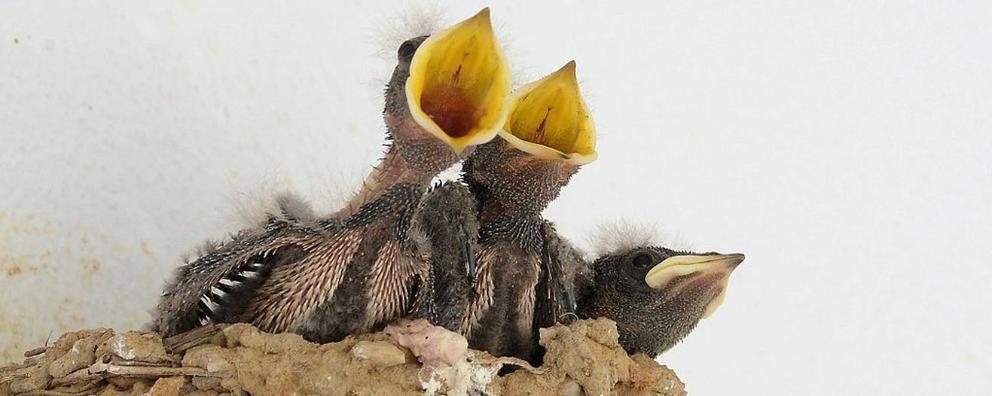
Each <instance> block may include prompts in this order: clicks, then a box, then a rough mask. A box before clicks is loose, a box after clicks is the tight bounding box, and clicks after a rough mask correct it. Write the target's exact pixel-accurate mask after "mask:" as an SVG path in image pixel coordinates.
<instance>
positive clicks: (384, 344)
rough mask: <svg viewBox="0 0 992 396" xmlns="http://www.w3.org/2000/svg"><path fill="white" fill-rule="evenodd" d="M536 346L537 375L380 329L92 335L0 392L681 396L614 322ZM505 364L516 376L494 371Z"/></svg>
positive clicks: (29, 364)
mask: <svg viewBox="0 0 992 396" xmlns="http://www.w3.org/2000/svg"><path fill="white" fill-rule="evenodd" d="M387 331H388V329H387ZM540 338H541V340H540V342H541V344H542V345H544V346H545V348H546V349H547V353H546V355H545V358H544V364H543V365H542V366H541V367H540V368H533V367H530V366H529V365H527V364H526V363H525V362H522V361H519V360H516V359H512V358H497V357H493V356H491V355H489V354H488V353H486V352H481V351H474V350H468V351H467V352H465V356H464V358H461V359H460V360H459V359H458V358H455V359H451V358H450V356H449V357H448V358H447V359H446V360H444V361H445V363H442V364H431V363H428V364H422V363H421V362H420V361H419V360H418V358H417V357H416V356H414V353H413V352H411V349H408V348H406V347H404V346H402V345H397V344H404V343H403V342H399V343H397V342H396V341H395V340H394V337H393V336H392V335H390V334H387V333H385V332H380V333H372V334H362V335H356V336H351V337H348V338H346V339H344V340H342V341H340V342H334V343H328V344H322V345H321V344H314V343H310V342H307V341H306V340H304V339H303V338H302V337H300V336H298V335H295V334H268V333H264V332H261V331H259V330H258V329H256V328H254V327H252V326H250V325H247V324H234V325H209V326H205V327H201V328H199V329H196V330H193V331H190V332H188V333H184V334H180V335H177V336H175V337H171V338H167V339H164V340H163V339H162V338H160V337H159V336H158V335H157V334H155V333H150V332H134V331H130V332H123V333H117V332H114V331H113V330H111V329H89V330H80V331H75V332H69V333H66V334H63V335H62V336H61V337H60V338H59V339H58V340H57V341H55V342H54V343H53V344H52V345H49V346H47V347H41V348H36V349H33V350H30V351H28V352H26V353H25V357H26V358H27V359H26V360H25V361H24V362H23V363H20V364H13V365H9V366H0V396H9V395H17V396H21V395H49V396H68V395H73V396H75V395H104V396H111V395H155V396H164V395H202V396H209V395H246V394H249V395H282V394H320V395H381V394H387V395H420V394H435V395H442V394H444V395H465V394H473V395H475V394H491V395H576V396H578V395H583V394H585V395H611V394H612V395H665V396H669V395H670V396H676V395H685V390H684V385H683V384H682V382H681V381H680V380H679V379H678V377H677V376H676V375H675V373H674V372H672V371H671V370H669V369H668V368H667V367H665V366H662V365H660V364H658V363H657V362H655V361H654V360H652V359H650V358H648V357H647V356H645V355H635V356H633V357H630V356H628V355H627V354H626V353H625V352H624V350H623V348H621V347H620V346H619V344H618V343H617V330H616V325H615V324H614V323H613V322H612V321H609V320H606V319H599V320H581V321H576V322H575V323H572V324H571V325H569V326H563V325H557V326H555V327H552V328H548V329H542V330H541V335H540ZM411 348H412V349H414V350H416V349H417V347H411ZM420 360H424V359H423V358H421V359H420ZM450 362H454V363H453V364H452V363H450ZM503 366H517V368H518V369H517V370H515V371H513V372H512V373H510V374H507V375H498V374H497V373H498V372H499V371H500V368H502V367H503Z"/></svg>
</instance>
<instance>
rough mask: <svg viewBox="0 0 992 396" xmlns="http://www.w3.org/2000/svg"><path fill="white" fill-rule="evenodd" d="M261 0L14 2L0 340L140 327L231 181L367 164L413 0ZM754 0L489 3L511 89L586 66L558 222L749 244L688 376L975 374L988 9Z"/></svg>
mask: <svg viewBox="0 0 992 396" xmlns="http://www.w3.org/2000/svg"><path fill="white" fill-rule="evenodd" d="M262 3H263V2H260V1H250V2H246V1H169V2H159V1H123V0H121V1H103V2H98V1H85V2H84V1H40V0H34V1H30V0H28V1H4V2H2V3H0V185H2V188H0V361H8V360H11V359H13V358H14V356H15V353H16V351H18V350H24V349H27V348H30V347H34V346H37V345H40V344H41V343H43V342H44V341H45V338H46V336H48V334H49V333H50V332H53V333H56V334H57V333H58V332H61V331H64V330H67V329H71V328H78V327H87V326H114V327H118V328H128V327H135V326H139V325H141V324H142V323H144V322H145V321H146V320H147V319H148V317H147V315H146V312H145V311H146V310H147V309H148V308H150V307H151V306H152V305H153V304H154V302H155V299H156V297H157V294H158V291H159V290H158V289H159V286H160V284H161V283H162V282H163V280H164V279H165V277H166V276H167V275H168V274H169V273H170V271H171V270H172V268H173V267H174V266H176V265H177V264H178V263H179V256H180V254H181V252H183V251H186V250H189V249H190V248H192V247H194V246H195V245H196V244H197V243H199V242H200V241H201V240H203V239H205V238H208V237H219V236H221V235H223V234H224V233H225V232H228V231H233V230H234V229H235V228H236V225H234V224H233V223H232V222H231V221H230V215H231V214H232V213H233V212H234V210H233V209H232V204H233V203H234V202H238V201H241V200H242V198H243V195H245V194H246V193H249V192H253V191H255V192H257V191H262V192H263V193H264V192H265V191H268V190H269V189H271V188H273V186H291V187H293V188H294V189H295V190H296V191H298V192H300V193H301V194H303V195H304V196H306V197H308V198H309V199H311V200H312V201H313V202H314V203H315V204H316V205H317V206H318V207H322V208H325V209H330V208H333V206H334V202H335V195H334V191H336V190H337V188H336V187H335V186H336V185H337V184H340V183H342V182H344V183H346V184H350V185H353V184H355V183H357V182H358V180H359V179H360V178H361V177H362V175H363V174H364V173H365V172H366V171H367V170H368V166H369V165H370V164H371V163H372V162H373V161H374V160H375V159H376V158H377V155H378V154H379V153H380V147H379V144H380V142H381V137H382V121H381V118H380V111H381V99H380V97H379V95H380V92H381V84H382V81H384V80H385V78H386V76H387V74H388V73H389V70H390V64H389V63H390V62H389V60H388V59H389V58H390V57H391V55H392V52H393V50H394V49H393V47H395V45H396V44H397V43H398V41H390V40H388V39H385V40H384V39H383V37H387V36H388V35H386V33H385V32H387V31H389V30H391V28H390V26H391V25H396V19H395V18H394V17H395V16H396V15H401V14H403V12H402V11H403V10H408V9H409V8H410V7H409V5H408V4H402V5H398V6H397V5H391V4H386V3H385V2H381V1H376V2H369V1H355V2H342V3H341V4H332V3H331V2H307V3H306V4H303V3H294V4H293V6H291V7H288V8H284V7H280V6H275V5H270V4H262ZM273 3H275V2H273ZM451 3H452V4H450V6H443V5H442V7H441V8H446V12H447V15H448V16H449V21H450V20H454V19H457V18H462V17H465V16H468V15H471V14H472V13H473V12H475V11H476V10H477V9H478V8H480V7H481V5H482V4H465V3H466V2H454V1H452V2H451ZM528 3H538V2H528ZM604 3H605V2H604ZM748 3H750V4H747V5H745V4H743V3H742V2H709V1H704V2H700V1H685V2H654V1H652V2H647V3H645V4H643V5H640V6H620V5H606V4H603V5H598V6H592V5H583V6H578V5H575V4H572V3H571V2H555V3H554V4H552V3H549V2H540V4H528V5H526V6H525V5H523V3H521V4H517V5H505V4H497V5H495V6H494V10H493V15H494V18H495V20H496V21H497V24H498V25H500V27H501V31H502V32H503V33H504V35H505V36H506V37H505V40H504V41H505V43H506V44H507V46H508V47H509V54H510V56H511V59H512V61H513V62H514V64H515V67H517V68H519V69H520V70H521V73H520V76H521V78H520V79H519V81H518V82H523V81H524V80H525V79H526V78H531V77H537V76H539V75H541V74H542V73H546V72H550V71H552V70H554V69H556V68H557V67H558V66H560V65H561V64H563V63H564V62H565V61H567V60H569V59H575V60H577V61H578V65H579V74H580V76H581V78H582V80H583V84H584V85H583V89H584V92H585V93H586V95H587V98H588V101H589V103H590V105H591V106H592V108H593V111H594V114H595V117H596V121H597V123H598V127H599V132H600V146H599V151H600V154H601V155H600V160H599V161H597V162H595V163H593V164H591V165H589V166H588V167H587V168H586V169H583V171H582V172H581V173H580V174H579V175H578V176H577V177H576V178H575V179H574V182H573V183H572V184H571V185H570V186H569V187H568V188H567V190H566V191H565V193H564V194H563V195H562V197H561V199H559V200H558V201H557V202H555V203H554V205H553V206H552V207H551V208H550V209H549V210H548V211H547V215H548V216H549V217H550V218H552V219H554V220H556V221H557V222H558V223H559V225H560V229H561V230H562V231H563V232H564V233H565V234H566V235H568V236H570V237H572V238H573V239H575V240H577V241H580V242H582V241H584V235H586V234H588V233H589V232H590V231H591V230H592V229H593V228H594V225H595V224H597V223H600V222H603V221H606V220H610V219H615V218H617V217H628V218H637V219H643V220H647V221H654V222H657V223H659V224H661V225H663V227H664V229H665V230H668V231H669V232H674V233H677V234H678V235H680V236H681V237H683V238H684V239H688V240H691V241H693V245H694V246H695V247H697V248H699V249H701V250H719V251H741V252H744V253H747V255H748V259H747V261H746V262H745V263H744V265H742V266H741V267H740V268H739V269H738V272H737V273H736V274H735V276H734V279H733V282H732V286H731V290H730V293H729V296H728V299H727V301H726V303H725V304H724V306H723V308H721V310H720V312H718V313H717V314H716V315H714V316H713V317H712V318H711V319H708V320H706V321H704V323H702V324H701V326H700V327H699V328H698V330H697V331H696V332H695V333H693V334H692V335H691V336H690V337H689V338H688V339H687V340H686V341H685V342H683V343H682V344H680V345H679V346H677V347H676V348H675V349H674V350H672V351H671V352H669V353H668V354H666V355H664V356H663V358H662V360H663V361H664V362H666V363H667V364H669V365H671V366H672V367H674V368H675V369H676V370H677V371H678V372H679V373H680V374H681V376H682V378H683V379H684V380H685V381H686V382H687V383H688V389H689V390H690V391H691V392H692V393H693V394H695V395H724V394H783V395H786V394H824V395H827V394H865V395H875V394H955V395H965V394H976V395H977V394H980V393H983V392H987V391H988V389H989V388H990V387H992V379H990V378H992V357H990V356H992V336H989V334H992V314H989V312H990V309H989V308H988V307H987V306H986V305H989V304H990V303H992V293H990V292H989V289H988V287H989V283H990V280H992V260H990V256H992V241H990V240H992V206H990V201H992V159H990V158H989V156H990V154H992V94H990V92H992V78H990V77H989V71H990V70H992V44H990V43H992V28H990V27H989V21H990V20H992V9H990V6H989V3H988V2H981V1H974V2H953V3H952V2H947V3H940V4H938V3H937V2H873V1H867V2H848V3H845V2H792V1H780V2H775V1H763V2H748ZM800 3H802V4H800ZM383 41H385V42H388V43H389V45H387V46H383V45H382V44H381V43H382V42H383ZM382 50H384V52H385V53H386V54H387V56H386V57H382V56H378V55H377V54H378V51H382Z"/></svg>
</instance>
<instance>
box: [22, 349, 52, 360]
mask: <svg viewBox="0 0 992 396" xmlns="http://www.w3.org/2000/svg"><path fill="white" fill-rule="evenodd" d="M47 351H48V347H47V346H41V347H37V348H35V349H32V350H30V351H27V352H24V357H26V358H29V357H32V356H38V355H41V354H43V353H45V352H47Z"/></svg>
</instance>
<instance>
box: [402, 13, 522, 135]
mask: <svg viewBox="0 0 992 396" xmlns="http://www.w3.org/2000/svg"><path fill="white" fill-rule="evenodd" d="M509 95H510V72H509V68H508V66H507V65H506V60H505V59H504V58H503V52H502V50H500V47H499V45H498V43H497V42H496V36H495V35H494V34H493V27H492V23H491V22H490V21H489V9H488V8H485V9H483V10H482V11H479V13H478V14H476V15H475V16H473V17H471V18H469V19H467V20H465V21H462V22H461V23H458V24H457V25H455V26H452V27H450V28H448V29H446V30H443V31H440V32H437V33H435V34H432V35H431V36H430V37H428V38H427V39H426V40H424V42H423V43H422V44H421V45H420V47H419V48H418V49H417V52H416V53H415V54H414V56H413V59H412V61H411V63H410V77H409V78H407V80H406V98H407V103H409V106H410V113H411V114H412V115H413V119H414V120H415V121H416V122H417V124H419V125H420V126H421V127H423V128H424V129H426V130H427V131H429V132H430V133H431V134H433V135H434V136H435V137H437V138H438V139H441V140H442V141H444V142H445V143H447V144H448V145H449V146H451V148H452V149H453V150H454V151H455V152H456V153H461V152H462V151H463V150H465V148H466V147H468V146H472V145H477V144H482V143H485V142H488V141H490V140H492V139H493V137H495V136H496V133H497V132H498V131H499V129H500V127H502V125H503V122H504V121H505V119H506V101H507V98H508V97H509Z"/></svg>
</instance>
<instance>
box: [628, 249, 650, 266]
mask: <svg viewBox="0 0 992 396" xmlns="http://www.w3.org/2000/svg"><path fill="white" fill-rule="evenodd" d="M655 261H656V260H655V258H654V255H652V254H651V253H648V252H638V253H634V255H633V256H631V258H630V264H631V265H633V266H634V267H635V268H638V269H644V268H647V267H650V266H652V265H654V264H655Z"/></svg>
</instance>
